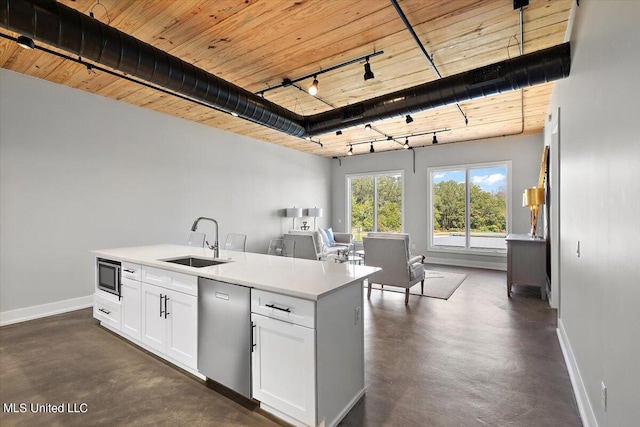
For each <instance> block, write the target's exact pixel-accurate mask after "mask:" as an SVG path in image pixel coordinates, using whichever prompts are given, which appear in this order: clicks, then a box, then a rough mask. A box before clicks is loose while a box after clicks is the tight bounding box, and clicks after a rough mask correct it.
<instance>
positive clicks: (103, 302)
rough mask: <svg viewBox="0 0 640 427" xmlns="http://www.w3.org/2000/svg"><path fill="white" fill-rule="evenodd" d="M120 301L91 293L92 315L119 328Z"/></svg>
mask: <svg viewBox="0 0 640 427" xmlns="http://www.w3.org/2000/svg"><path fill="white" fill-rule="evenodd" d="M120 307H121V304H120V301H114V300H111V299H109V298H106V297H103V296H102V295H100V294H93V317H95V318H96V319H98V320H99V321H101V322H103V323H105V324H107V325H109V326H111V327H112V328H114V329H116V330H118V331H119V330H120Z"/></svg>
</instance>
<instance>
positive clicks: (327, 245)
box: [318, 228, 331, 248]
mask: <svg viewBox="0 0 640 427" xmlns="http://www.w3.org/2000/svg"><path fill="white" fill-rule="evenodd" d="M318 234H319V235H320V238H321V239H322V246H323V247H325V248H330V247H331V242H330V241H329V238H328V237H327V232H326V230H325V229H324V228H319V229H318Z"/></svg>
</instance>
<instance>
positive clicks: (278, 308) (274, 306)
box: [265, 304, 291, 313]
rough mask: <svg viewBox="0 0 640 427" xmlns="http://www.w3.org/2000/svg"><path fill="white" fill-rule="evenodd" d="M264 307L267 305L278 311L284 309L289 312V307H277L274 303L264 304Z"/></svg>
mask: <svg viewBox="0 0 640 427" xmlns="http://www.w3.org/2000/svg"><path fill="white" fill-rule="evenodd" d="M265 307H269V308H275V309H276V310H280V311H286V312H287V313H291V309H290V308H288V307H287V308H282V307H278V306H276V305H274V304H265Z"/></svg>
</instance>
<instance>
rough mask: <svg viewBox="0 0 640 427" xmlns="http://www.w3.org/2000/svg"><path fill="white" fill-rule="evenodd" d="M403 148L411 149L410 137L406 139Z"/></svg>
mask: <svg viewBox="0 0 640 427" xmlns="http://www.w3.org/2000/svg"><path fill="white" fill-rule="evenodd" d="M402 146H403V147H404V149H405V150H407V149H409V137H407V138H405V140H404V144H403V145H402Z"/></svg>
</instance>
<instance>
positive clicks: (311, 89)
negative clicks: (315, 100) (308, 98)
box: [309, 76, 318, 96]
mask: <svg viewBox="0 0 640 427" xmlns="http://www.w3.org/2000/svg"><path fill="white" fill-rule="evenodd" d="M317 77H318V76H313V83H311V86H309V95H313V96H316V95H317V94H318V78H317Z"/></svg>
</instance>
